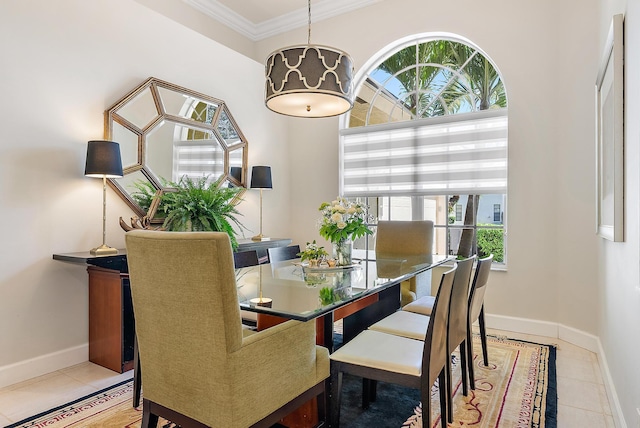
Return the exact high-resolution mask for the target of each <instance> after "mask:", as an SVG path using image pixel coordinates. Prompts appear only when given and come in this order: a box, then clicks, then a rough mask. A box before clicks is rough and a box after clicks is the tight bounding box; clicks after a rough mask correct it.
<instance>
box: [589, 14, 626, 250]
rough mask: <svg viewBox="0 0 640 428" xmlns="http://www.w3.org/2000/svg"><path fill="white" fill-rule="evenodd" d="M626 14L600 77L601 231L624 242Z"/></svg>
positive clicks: (615, 23)
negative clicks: (624, 56)
mask: <svg viewBox="0 0 640 428" xmlns="http://www.w3.org/2000/svg"><path fill="white" fill-rule="evenodd" d="M623 20H624V17H623V15H614V17H613V19H612V22H611V28H610V29H609V34H608V36H607V41H606V43H605V50H604V54H603V56H602V62H601V64H600V70H599V71H598V78H597V79H596V180H597V183H596V188H597V192H596V194H597V201H596V206H597V212H596V216H597V233H598V235H600V236H601V237H603V238H605V239H609V240H611V241H615V242H621V241H624V64H623V55H624V46H623Z"/></svg>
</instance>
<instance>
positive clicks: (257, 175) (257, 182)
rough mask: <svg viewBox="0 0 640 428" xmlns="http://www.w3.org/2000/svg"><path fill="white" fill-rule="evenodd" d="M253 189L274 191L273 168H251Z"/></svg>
mask: <svg viewBox="0 0 640 428" xmlns="http://www.w3.org/2000/svg"><path fill="white" fill-rule="evenodd" d="M251 188H252V189H272V188H273V186H272V185H271V167H270V166H254V167H253V168H251Z"/></svg>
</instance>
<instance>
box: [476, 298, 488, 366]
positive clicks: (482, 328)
mask: <svg viewBox="0 0 640 428" xmlns="http://www.w3.org/2000/svg"><path fill="white" fill-rule="evenodd" d="M478 323H479V324H480V342H482V356H483V357H484V365H485V367H488V366H489V353H488V352H487V330H486V328H485V323H484V304H483V305H482V308H481V309H480V316H478Z"/></svg>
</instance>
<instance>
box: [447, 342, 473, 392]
mask: <svg viewBox="0 0 640 428" xmlns="http://www.w3.org/2000/svg"><path fill="white" fill-rule="evenodd" d="M458 349H459V351H460V373H461V374H462V395H464V396H465V397H466V396H467V395H469V388H468V381H467V341H466V340H463V341H462V343H461V344H460V346H459V348H458ZM451 399H453V397H451Z"/></svg>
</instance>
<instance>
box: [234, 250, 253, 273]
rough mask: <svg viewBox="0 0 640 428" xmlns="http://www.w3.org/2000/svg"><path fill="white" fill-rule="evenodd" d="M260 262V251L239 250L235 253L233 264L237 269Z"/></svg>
mask: <svg viewBox="0 0 640 428" xmlns="http://www.w3.org/2000/svg"><path fill="white" fill-rule="evenodd" d="M257 264H259V262H258V252H257V251H256V250H247V251H238V252H235V253H233V265H234V266H235V268H236V269H240V268H243V267H247V266H255V265H257Z"/></svg>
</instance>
